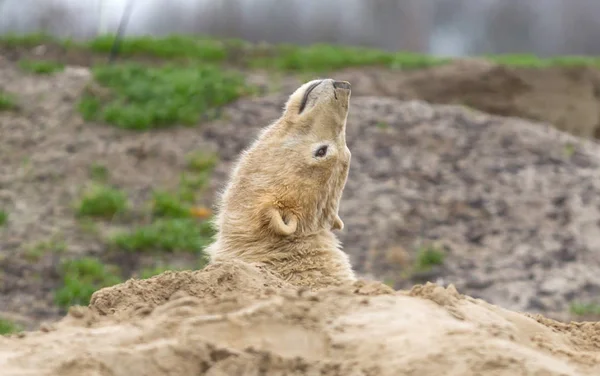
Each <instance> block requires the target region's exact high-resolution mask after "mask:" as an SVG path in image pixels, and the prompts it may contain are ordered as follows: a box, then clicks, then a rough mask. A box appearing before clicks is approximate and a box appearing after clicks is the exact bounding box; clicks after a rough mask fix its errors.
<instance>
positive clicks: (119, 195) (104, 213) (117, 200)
mask: <svg viewBox="0 0 600 376" xmlns="http://www.w3.org/2000/svg"><path fill="white" fill-rule="evenodd" d="M126 210H127V195H126V194H125V193H124V192H122V191H119V190H117V189H114V188H112V187H109V186H106V185H101V184H93V185H91V186H90V187H89V188H88V189H87V191H86V192H85V193H84V195H83V198H82V199H81V202H80V203H79V205H78V207H77V215H78V216H81V217H97V218H105V219H110V218H112V217H114V216H115V215H117V214H121V213H124V212H125V211H126Z"/></svg>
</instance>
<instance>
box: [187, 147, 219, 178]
mask: <svg viewBox="0 0 600 376" xmlns="http://www.w3.org/2000/svg"><path fill="white" fill-rule="evenodd" d="M217 161H218V159H217V156H216V155H214V154H211V153H206V152H204V151H196V152H192V153H190V154H189V155H188V156H187V168H188V169H190V170H192V171H195V172H209V173H210V172H212V170H213V169H214V167H215V165H216V164H217Z"/></svg>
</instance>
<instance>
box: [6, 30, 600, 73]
mask: <svg viewBox="0 0 600 376" xmlns="http://www.w3.org/2000/svg"><path fill="white" fill-rule="evenodd" d="M114 39H115V35H114V34H109V35H102V36H99V37H96V38H94V39H92V40H90V41H86V42H75V41H73V40H70V39H65V40H59V39H56V38H54V37H52V36H49V35H46V34H44V33H35V34H27V35H16V34H6V35H3V36H1V37H0V46H5V47H34V46H37V45H41V44H56V45H60V46H61V47H65V48H77V49H81V50H83V51H85V50H87V51H89V52H93V53H100V54H108V53H109V51H110V50H111V48H112V45H113V42H114ZM120 54H121V56H125V57H135V56H141V57H154V58H157V59H164V60H173V59H176V60H183V61H185V62H186V63H201V64H204V63H208V64H211V63H222V62H225V61H227V62H234V63H237V64H238V65H242V66H246V67H254V68H263V69H269V70H273V69H275V70H281V71H296V72H313V73H315V72H325V71H331V70H336V69H341V68H347V67H357V66H367V65H379V66H385V67H390V68H395V69H418V68H426V67H431V66H435V65H439V64H445V63H447V62H450V61H452V60H453V59H452V58H442V57H435V56H430V55H426V54H419V53H412V52H405V51H398V52H390V51H384V50H379V49H375V48H365V47H355V46H345V45H333V44H324V43H316V44H312V45H308V46H298V45H293V44H289V43H287V44H274V45H267V46H265V45H263V44H261V45H258V44H254V43H250V42H247V41H243V40H240V39H225V38H215V37H210V36H201V35H168V36H164V37H149V36H133V37H128V38H124V39H123V40H122V41H121V46H120ZM481 57H483V58H487V59H489V60H491V61H494V62H497V63H499V64H503V65H510V66H520V67H549V66H566V65H568V66H596V67H600V58H597V57H588V56H561V57H553V58H540V57H538V56H536V55H533V54H502V55H483V56H481Z"/></svg>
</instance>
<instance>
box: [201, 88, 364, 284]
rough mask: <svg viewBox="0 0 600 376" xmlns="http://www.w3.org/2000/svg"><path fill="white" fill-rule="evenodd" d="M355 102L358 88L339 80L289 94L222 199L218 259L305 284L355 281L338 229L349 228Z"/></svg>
mask: <svg viewBox="0 0 600 376" xmlns="http://www.w3.org/2000/svg"><path fill="white" fill-rule="evenodd" d="M334 85H335V86H334ZM349 101H350V84H349V83H348V82H345V81H344V82H341V81H334V80H332V79H324V80H314V81H310V82H308V83H306V84H304V85H302V86H301V87H300V88H298V89H297V90H296V91H295V92H294V93H293V94H292V95H291V96H290V97H289V99H288V101H287V103H286V105H285V109H284V111H283V114H282V116H281V117H280V118H279V119H278V120H276V121H275V122H274V123H273V124H271V125H269V126H267V127H266V128H264V129H263V130H262V131H261V133H260V134H259V136H258V138H257V139H256V140H255V141H254V142H253V144H252V145H251V146H250V147H249V148H248V149H246V150H245V151H243V152H242V153H241V155H240V158H239V160H238V161H237V164H236V166H235V167H234V169H233V171H232V174H231V177H230V180H229V183H228V184H227V186H226V188H225V190H224V192H222V194H221V196H220V202H219V206H218V210H217V215H216V217H215V221H214V224H215V228H216V230H217V234H216V238H215V241H214V242H213V244H211V245H210V246H209V247H208V248H207V249H206V251H207V253H208V254H209V256H210V259H211V262H219V261H225V260H228V259H239V260H243V261H246V262H250V263H260V264H265V265H267V266H269V268H270V269H271V270H273V271H274V272H276V273H278V274H279V275H280V276H281V277H283V278H284V279H286V280H288V281H289V282H291V283H293V284H295V285H298V286H310V287H320V286H327V285H332V284H339V283H346V282H352V281H354V280H355V275H354V272H353V270H352V267H351V265H350V262H349V258H348V256H347V255H346V254H345V253H344V252H343V251H342V250H341V246H340V243H339V241H338V239H337V237H336V236H335V234H334V233H333V232H332V230H336V229H337V230H341V229H343V228H344V222H343V221H342V219H341V218H340V217H339V215H338V208H339V203H340V199H341V196H342V191H343V189H344V186H345V184H346V179H347V177H348V168H349V166H350V150H349V149H348V147H347V146H346V118H347V116H348V110H349ZM324 147H327V149H326V153H319V152H318V150H319V149H321V152H322V151H323V150H322V149H323V148H324ZM322 154H324V155H322Z"/></svg>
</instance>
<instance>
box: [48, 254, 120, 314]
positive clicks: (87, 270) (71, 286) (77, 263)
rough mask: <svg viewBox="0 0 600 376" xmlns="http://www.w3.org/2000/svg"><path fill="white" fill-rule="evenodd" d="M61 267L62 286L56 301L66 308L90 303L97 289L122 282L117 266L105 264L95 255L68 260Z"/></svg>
mask: <svg viewBox="0 0 600 376" xmlns="http://www.w3.org/2000/svg"><path fill="white" fill-rule="evenodd" d="M59 269H60V270H59V273H60V275H61V278H62V287H61V288H60V289H58V290H57V291H56V294H55V295H54V301H55V302H56V304H57V305H58V306H60V307H62V308H65V309H66V308H68V307H69V306H72V305H88V304H89V302H90V298H91V296H92V294H93V293H94V292H95V291H96V290H98V289H100V288H103V287H108V286H112V285H115V284H117V283H121V282H122V278H121V274H120V270H119V268H118V267H117V266H114V265H105V264H103V263H102V262H101V261H99V260H98V259H95V258H93V257H83V258H81V259H76V260H67V261H65V262H64V263H63V264H62V265H61V267H60V268H59Z"/></svg>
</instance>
